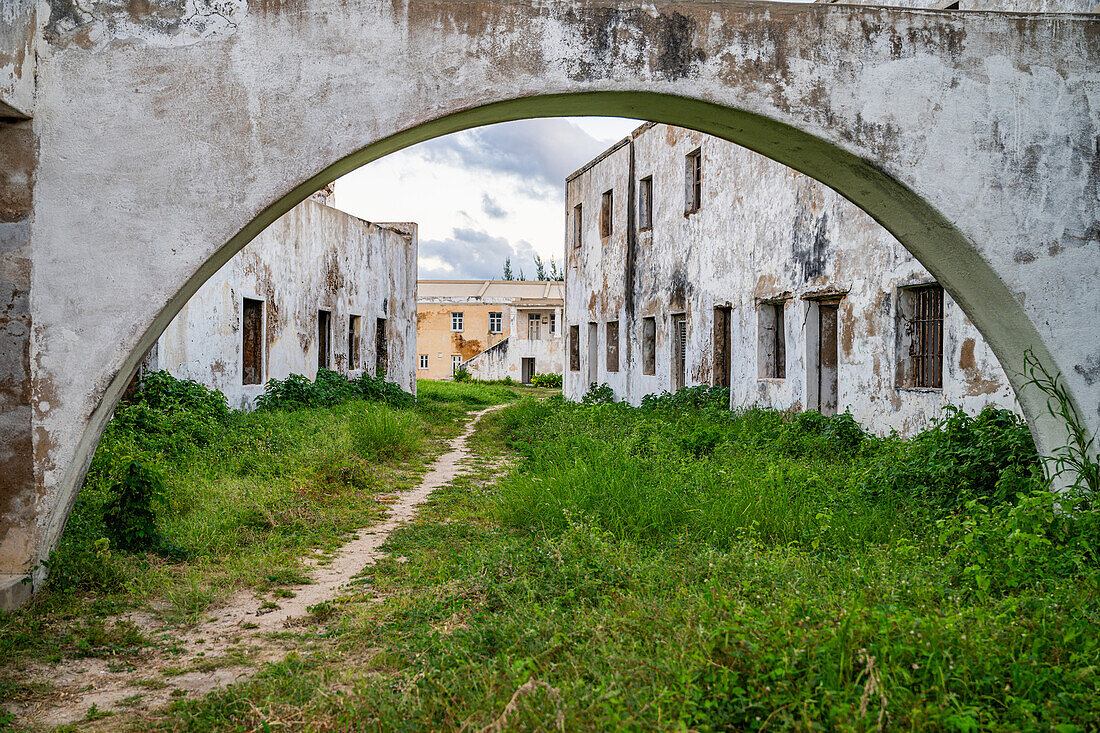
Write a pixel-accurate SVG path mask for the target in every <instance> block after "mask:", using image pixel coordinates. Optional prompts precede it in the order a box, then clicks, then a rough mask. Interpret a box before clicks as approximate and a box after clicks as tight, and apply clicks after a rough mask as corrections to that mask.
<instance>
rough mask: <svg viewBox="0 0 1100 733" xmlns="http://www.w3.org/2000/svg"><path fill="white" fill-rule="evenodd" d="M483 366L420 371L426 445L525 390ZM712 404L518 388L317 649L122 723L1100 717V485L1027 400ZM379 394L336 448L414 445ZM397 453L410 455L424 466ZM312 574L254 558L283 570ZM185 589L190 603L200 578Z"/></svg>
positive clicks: (770, 725)
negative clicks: (1044, 431) (597, 398)
mask: <svg viewBox="0 0 1100 733" xmlns="http://www.w3.org/2000/svg"><path fill="white" fill-rule="evenodd" d="M487 389H489V390H491V389H492V388H486V387H485V386H473V385H462V384H460V385H454V384H431V385H422V386H421V388H420V392H421V395H420V396H421V402H420V404H419V405H418V407H417V408H416V412H415V416H416V417H417V419H418V420H419V421H420V422H419V423H418V425H419V427H420V431H421V432H420V433H419V435H420V436H421V437H420V438H419V439H420V440H422V441H423V443H422V445H425V446H432V445H433V443H432V441H433V440H438V438H439V436H441V435H448V434H453V432H454V431H455V430H457V428H456V427H455V426H454V425H453V423H452V422H450V420H451V417H450V416H451V415H455V414H459V412H458V411H459V410H462V411H465V410H468V409H478V408H481V407H483V406H485V405H486V404H488V403H490V402H493V401H496V400H500V401H506V400H507V399H509V398H511V397H512V395H514V393H512V392H508V393H502V394H499V395H498V394H495V393H494V392H492V391H486V390H487ZM719 397H720V395H719ZM689 398H690V399H689ZM709 399H710V397H708V396H707V395H705V394H700V395H694V396H692V395H688V396H687V397H685V398H684V399H682V400H679V401H677V400H676V399H674V400H665V401H662V400H655V401H652V402H651V403H650V404H649V405H648V406H647V408H645V409H631V408H627V407H625V406H622V405H617V404H593V405H573V404H568V403H564V402H561V401H560V400H555V399H551V400H544V401H535V400H523V401H521V402H519V403H518V404H515V405H512V406H509V407H507V408H505V409H504V410H501V411H498V412H495V413H492V414H490V415H489V416H487V417H486V418H485V419H484V420H483V421H482V424H481V426H480V427H479V429H478V430H477V432H475V434H474V435H473V437H472V439H471V441H470V445H471V447H472V449H473V450H474V452H475V456H476V464H475V467H474V469H473V470H472V472H470V473H468V474H466V475H464V476H461V477H459V478H458V479H456V480H455V481H454V482H453V483H452V484H450V485H449V486H447V487H444V488H443V489H440V490H438V491H437V492H435V493H434V494H433V495H432V497H431V499H430V500H429V502H428V504H427V505H426V506H425V507H424V508H423V509H422V510H421V512H420V514H419V515H418V517H417V519H416V521H415V522H413V523H412V524H411V525H408V526H406V527H404V528H402V529H400V530H398V531H396V532H395V533H394V534H392V535H391V536H390V538H389V540H388V542H387V544H386V547H385V549H386V550H387V551H388V552H389V553H390V555H389V558H387V559H383V560H382V561H380V562H379V563H378V564H377V565H376V566H374V567H372V568H371V571H370V575H369V578H367V579H366V581H365V582H363V583H360V584H355V585H353V586H351V587H350V588H349V589H348V590H347V591H346V592H345V593H344V594H343V595H342V596H340V597H339V598H336V599H333V600H331V601H325V602H323V603H321V604H318V605H316V606H313V607H311V609H310V612H311V615H312V621H313V622H314V623H316V624H319V625H321V627H320V628H319V629H317V630H316V633H315V634H314V635H313V636H312V637H311V640H310V643H309V644H307V645H303V646H301V647H300V648H299V652H298V653H296V654H291V655H290V656H289V657H287V658H286V659H284V660H282V661H279V662H277V663H272V664H266V665H262V666H260V667H259V668H258V671H257V674H256V675H255V676H254V677H252V678H251V679H249V680H247V681H244V682H240V683H237V684H234V685H231V686H228V687H226V688H224V689H220V690H216V691H214V692H212V693H210V694H209V695H207V696H205V697H204V698H201V699H178V700H175V701H174V702H173V703H172V704H171V705H170V706H169V707H168V708H167V709H166V710H163V711H160V712H157V713H153V714H142V715H140V716H139V715H137V714H134V713H127V712H125V711H116V717H114V718H112V724H113V725H115V726H117V727H119V728H122V729H126V728H129V729H134V730H188V731H205V730H211V731H212V730H269V729H270V730H279V729H300V728H306V729H313V730H347V729H355V730H404V731H417V730H424V731H435V730H455V729H484V728H488V729H491V730H504V729H511V730H555V729H567V730H600V731H602V730H638V729H646V730H648V729H657V730H699V731H712V730H816V729H824V730H851V731H861V730H879V729H902V730H956V731H977V730H994V731H1018V730H1055V731H1059V732H1060V733H1070V732H1071V731H1086V730H1091V729H1094V726H1095V721H1096V720H1098V719H1100V694H1098V693H1097V692H1096V691H1097V690H1098V689H1100V639H1098V638H1097V636H1096V634H1095V629H1096V627H1097V622H1098V621H1100V571H1098V567H1100V563H1098V562H1097V557H1096V554H1095V548H1096V547H1098V546H1100V532H1098V531H1097V527H1100V521H1097V512H1096V511H1095V510H1094V509H1093V508H1092V506H1091V497H1089V496H1084V495H1081V496H1072V495H1062V496H1060V497H1059V498H1058V499H1057V501H1058V502H1059V509H1058V511H1055V507H1054V505H1053V504H1052V499H1051V495H1050V494H1049V493H1048V492H1047V491H1046V490H1045V487H1044V484H1043V481H1042V478H1041V474H1040V472H1039V470H1038V468H1039V467H1038V460H1037V456H1035V454H1034V449H1033V448H1032V447H1031V446H1030V443H1029V442H1028V441H1027V439H1026V428H1025V427H1024V426H1023V425H1022V423H1021V422H1020V421H1019V420H1018V419H1016V418H1013V417H1012V416H1010V415H1008V414H1006V413H1000V412H996V411H992V412H988V413H983V414H982V415H979V416H977V417H969V416H964V415H961V414H958V413H948V414H947V415H945V417H944V419H943V420H942V421H941V422H940V423H939V424H938V425H937V426H936V427H935V428H934V429H932V430H930V431H928V432H927V433H925V434H922V435H921V436H918V437H917V438H915V439H913V440H911V441H903V440H900V439H897V438H893V437H890V438H874V437H872V436H868V435H866V434H865V433H863V432H862V431H861V430H860V429H859V427H858V426H857V425H855V424H854V422H852V421H851V420H850V418H847V417H845V416H838V417H834V418H824V417H822V416H819V415H816V414H813V413H811V414H807V415H790V414H785V413H778V412H770V411H762V410H746V411H743V412H739V413H730V412H729V411H728V410H723V409H714V408H713V407H712V406H710V405H709V404H708V400H709ZM717 401H718V402H719V403H720V402H721V399H718V400H717ZM373 409H374V407H372V406H366V407H363V408H360V407H357V408H356V411H355V412H353V413H347V412H339V413H333V412H321V413H318V423H317V430H322V428H323V429H324V430H329V429H331V430H334V431H335V430H338V429H339V430H342V431H344V432H342V433H340V434H341V435H342V436H343V437H342V438H341V439H340V441H334V442H333V445H336V444H338V445H340V446H341V450H343V451H344V452H345V453H346V454H347V455H350V456H353V457H356V458H357V459H359V460H362V459H363V456H365V455H373V456H379V455H382V454H380V453H377V452H371V451H375V450H376V449H375V448H373V447H372V446H375V445H376V442H375V439H374V438H362V437H356V435H357V433H358V432H359V431H360V430H361V431H362V432H363V433H364V434H369V435H386V434H393V435H398V434H399V435H400V436H401V439H400V440H395V441H391V442H397V443H400V442H401V441H402V440H405V439H406V438H408V439H410V440H414V441H415V440H416V439H417V438H416V437H415V435H416V434H417V433H416V431H415V430H411V429H410V430H403V429H400V430H399V429H398V428H395V427H394V426H395V425H401V424H403V423H402V422H401V421H402V420H406V419H408V416H407V415H404V416H402V415H395V416H393V419H392V420H390V418H380V419H379V420H378V422H380V423H381V422H382V421H386V424H385V425H381V426H378V427H369V428H363V427H362V426H363V425H365V424H367V423H368V422H371V421H373V420H375V418H373V417H371V415H373V413H372V412H371V410H373ZM281 419H282V418H281ZM337 420H343V421H344V423H345V424H344V425H342V426H340V427H339V428H338V427H335V426H332V425H331V423H332V422H334V421H337ZM395 430H398V433H392V431H395ZM361 441H362V442H363V443H364V445H366V446H367V447H366V448H362V447H357V446H358V445H359V443H360V442H361ZM429 450H430V449H429ZM397 455H399V453H393V454H391V457H390V458H388V459H386V460H389V461H391V462H394V461H396V462H397V463H400V461H402V460H405V461H412V460H416V459H415V458H414V457H413V456H415V455H416V454H415V451H414V452H412V453H409V454H408V456H409V457H407V458H405V459H400V458H397V457H396V456H397ZM374 460H380V459H378V458H375V459H374ZM380 465H385V464H380ZM390 465H397V464H390ZM203 486H204V487H205V486H206V485H205V484H204V485H203ZM204 490H205V488H204ZM348 493H349V494H352V495H354V493H355V492H354V491H349V492H348ZM325 501H326V502H330V503H331V504H332V506H341V502H342V501H344V499H342V498H339V497H338V496H330V497H328V498H327V499H326V500H325ZM197 503H198V504H201V502H197ZM321 505H322V506H328V505H327V504H325V503H324V502H321ZM329 510H330V511H335V510H332V509H329ZM166 526H168V525H166ZM227 526H229V527H232V526H233V525H232V524H230V525H227ZM280 526H281V524H280V523H278V522H276V523H274V524H273V525H270V526H267V528H266V530H264V531H265V532H266V533H267V535H271V536H278V535H279V527H280ZM308 526H309V525H305V527H307V528H308ZM302 531H303V532H304V531H305V530H302ZM265 537H266V535H265ZM170 538H171V539H172V540H173V541H174V542H175V541H178V539H179V535H170ZM314 539H315V540H323V539H324V538H323V536H321V535H314ZM280 541H285V540H280ZM320 544H321V545H323V544H324V543H323V541H322V542H321V543H320ZM303 546H304V545H303ZM314 546H317V543H316V542H315V543H314ZM246 547H247V546H246ZM223 557H225V556H224V555H212V556H211V557H210V560H209V562H211V563H214V561H215V560H216V559H218V558H223ZM150 562H152V561H150ZM158 562H159V561H158ZM203 562H205V561H203ZM203 562H200V561H199V560H196V559H192V560H188V561H186V562H183V563H177V564H176V566H173V568H176V570H177V571H178V570H179V569H180V568H183V569H185V570H186V572H188V573H191V574H192V576H191V577H193V578H194V585H195V591H194V592H195V593H197V594H198V596H199V597H198V599H197V600H196V601H195V602H194V603H195V606H194V607H201V604H202V597H201V590H202V589H203V588H204V587H205V586H203V584H202V580H203V579H204V578H206V577H209V576H208V575H207V574H208V573H209V572H211V571H210V570H208V569H207V566H206V565H204V564H203ZM177 566H178V567H177ZM287 568H289V570H287ZM293 568H294V565H293V563H290V564H287V565H284V566H283V573H284V574H282V575H280V574H279V573H275V572H272V573H270V574H268V575H266V576H263V577H262V580H260V581H259V582H261V583H264V584H266V587H268V588H269V590H270V589H275V590H277V589H278V588H279V586H280V585H286V584H288V583H289V582H293V579H294V576H293V574H292V573H293ZM252 582H257V581H255V580H254V581H252ZM175 587H177V588H180V589H181V592H182V593H183V598H182V601H181V603H182V607H181V610H180V613H181V615H183V616H186V613H187V612H188V609H191V608H193V607H192V606H188V605H187V604H188V602H189V601H188V598H189V596H190V594H191V592H192V591H191V586H190V585H189V584H188V583H178V584H177V585H176V586H175ZM269 602H271V601H269ZM127 633H128V630H127V629H125V628H117V627H116V626H111V625H109V624H103V625H102V626H101V627H97V628H94V629H89V630H88V631H87V632H86V633H85V637H86V638H89V639H104V638H106V637H108V636H109V635H111V634H116V635H118V636H119V638H120V639H121V638H122V637H124V636H125V635H126V634H127ZM135 643H139V642H135ZM88 648H89V649H91V650H97V649H105V648H106V646H105V645H103V644H102V643H97V644H92V643H91V642H89V645H88Z"/></svg>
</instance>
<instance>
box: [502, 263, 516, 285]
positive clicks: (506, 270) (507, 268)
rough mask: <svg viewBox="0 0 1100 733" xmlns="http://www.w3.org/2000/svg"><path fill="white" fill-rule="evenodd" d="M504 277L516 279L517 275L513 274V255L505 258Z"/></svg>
mask: <svg viewBox="0 0 1100 733" xmlns="http://www.w3.org/2000/svg"><path fill="white" fill-rule="evenodd" d="M504 279H505V280H515V279H516V276H515V275H513V274H512V258H511V257H506V258H504Z"/></svg>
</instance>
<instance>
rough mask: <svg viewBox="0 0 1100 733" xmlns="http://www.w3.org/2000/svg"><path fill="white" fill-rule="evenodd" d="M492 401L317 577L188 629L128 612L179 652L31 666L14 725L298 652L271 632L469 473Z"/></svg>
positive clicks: (78, 716) (149, 702)
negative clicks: (30, 690) (40, 685)
mask: <svg viewBox="0 0 1100 733" xmlns="http://www.w3.org/2000/svg"><path fill="white" fill-rule="evenodd" d="M494 409H498V408H496V407H490V408H489V409H487V410H482V411H481V412H476V413H473V415H472V419H471V420H470V421H469V422H468V423H467V424H466V427H465V428H464V430H463V431H462V433H461V434H460V435H458V436H457V437H455V438H454V439H453V440H452V441H451V443H450V446H449V449H448V451H447V452H446V453H444V454H443V455H442V456H440V457H439V458H438V459H436V461H435V463H433V464H432V466H431V468H430V469H429V470H428V472H427V473H426V474H425V475H424V478H423V480H421V482H420V484H419V485H417V486H416V488H414V489H412V490H410V491H406V492H404V493H402V494H399V495H397V500H396V501H394V502H393V503H392V504H390V507H389V515H388V516H387V518H386V519H385V520H384V521H382V522H379V523H378V524H375V525H373V526H371V527H367V528H364V529H362V530H360V531H359V532H357V533H356V535H357V536H356V537H355V538H354V539H352V540H351V541H350V542H348V543H347V544H345V545H344V546H343V547H341V548H340V549H339V551H337V553H336V554H335V555H334V556H332V557H331V558H326V559H325V560H310V561H307V563H306V565H307V567H308V568H310V578H311V580H312V582H311V583H309V584H303V585H297V586H289V587H288V588H286V590H289V591H290V592H291V593H293V597H290V598H281V599H280V600H279V605H278V607H277V608H273V609H272V608H269V607H265V604H264V603H263V600H262V599H258V598H257V597H256V594H255V593H254V592H252V591H242V592H239V593H236V594H235V595H233V596H232V597H230V598H229V599H228V600H227V601H226V603H225V604H224V605H222V606H220V607H218V608H217V609H213V611H212V614H211V616H212V618H211V620H210V621H208V622H206V623H202V624H200V625H198V626H195V627H192V628H190V629H188V630H187V631H185V632H181V631H180V630H179V629H178V628H175V627H170V626H167V625H166V624H164V623H163V622H161V621H160V620H158V619H157V618H156V617H155V616H154V615H153V614H149V613H141V612H135V613H131V614H128V615H127V616H125V617H124V618H125V619H126V620H129V621H131V622H132V623H134V624H136V625H137V626H139V627H140V628H141V629H142V631H143V632H144V633H146V634H148V635H149V636H151V637H153V638H157V639H160V640H163V641H164V642H167V643H168V645H169V646H172V647H175V651H176V653H175V654H172V655H169V654H167V653H164V652H160V651H158V652H154V653H152V654H149V655H148V656H146V657H143V658H141V659H140V661H139V662H137V664H136V666H135V665H121V666H120V665H119V664H118V663H117V662H113V661H111V660H104V659H80V660H65V661H64V662H61V663H59V664H56V665H44V664H39V665H34V666H33V667H30V668H28V669H27V670H26V674H27V676H28V677H29V678H30V679H33V680H41V681H43V682H46V683H48V685H49V688H50V689H49V692H48V693H45V694H43V696H42V699H40V700H36V701H34V702H31V703H27V704H23V705H11V706H7V707H8V709H9V711H10V712H12V713H13V714H15V715H16V723H17V724H21V725H25V726H29V727H38V726H47V727H52V726H57V725H63V724H65V723H72V722H75V721H79V720H83V719H85V717H87V715H88V712H89V711H90V710H92V706H93V705H94V706H95V709H96V710H97V711H114V712H122V711H132V712H140V711H142V710H151V709H155V708H157V707H161V706H163V705H165V704H167V703H168V702H169V701H170V700H175V699H179V698H182V697H197V696H200V695H204V694H206V693H207V692H209V691H210V690H212V689H214V688H216V687H219V686H222V685H226V684H230V683H233V682H236V681H238V680H241V679H245V678H247V677H249V676H251V675H252V674H253V673H254V672H255V671H256V670H255V665H258V664H260V663H263V662H268V661H274V660H276V659H280V658H282V657H283V656H285V655H286V654H287V653H289V652H290V651H293V647H294V645H295V640H293V639H292V640H289V642H288V641H287V640H281V641H275V640H272V639H271V638H269V636H270V635H271V633H272V632H277V631H284V630H286V629H288V628H293V627H294V626H295V625H297V623H298V620H299V619H303V618H304V617H306V616H308V615H309V613H310V612H309V611H308V609H309V608H310V607H312V606H316V605H317V604H319V603H321V602H323V601H327V600H331V599H333V598H335V597H336V596H337V595H338V594H339V593H340V591H341V589H342V588H343V587H344V586H346V585H347V584H348V582H349V581H351V580H352V579H353V578H354V577H355V576H356V575H358V574H359V573H360V572H362V570H363V569H364V568H365V567H368V566H370V565H373V564H374V563H376V562H377V561H378V560H379V558H381V557H384V556H385V553H384V552H382V551H381V550H380V549H379V548H380V547H381V546H382V544H383V543H384V542H385V541H386V539H387V538H388V537H389V535H390V533H391V532H393V531H394V530H395V529H397V528H398V527H400V526H401V525H402V524H404V523H405V522H407V521H409V520H410V519H412V518H413V517H414V516H415V515H416V511H417V507H418V506H419V505H420V504H421V503H423V502H424V500H425V499H427V498H428V496H429V495H430V494H431V493H432V492H433V491H435V490H436V489H438V488H440V487H442V486H445V485H446V484H448V483H449V482H451V481H452V480H454V479H455V478H456V477H457V476H459V475H460V474H462V473H464V472H465V470H466V469H465V467H464V466H463V463H464V461H465V459H466V458H468V457H469V450H468V449H467V447H466V441H467V439H468V438H469V437H470V435H471V434H472V433H473V431H474V428H475V426H476V425H477V422H478V421H479V420H480V419H481V418H482V416H484V415H485V414H486V413H488V412H490V411H492V410H494ZM267 605H268V606H269V605H270V604H267ZM215 615H216V617H215ZM219 660H220V661H219ZM105 722H108V721H105Z"/></svg>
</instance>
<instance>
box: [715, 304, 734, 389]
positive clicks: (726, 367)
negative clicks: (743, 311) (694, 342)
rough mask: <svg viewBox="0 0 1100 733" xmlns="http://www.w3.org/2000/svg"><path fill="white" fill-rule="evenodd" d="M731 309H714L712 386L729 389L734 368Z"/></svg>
mask: <svg viewBox="0 0 1100 733" xmlns="http://www.w3.org/2000/svg"><path fill="white" fill-rule="evenodd" d="M730 311H731V309H730V307H729V306H728V305H727V306H718V307H716V308H715V309H714V372H713V374H712V380H711V384H713V385H714V386H716V387H726V388H729V387H730V385H731V382H730V378H731V372H732V371H733V368H732V363H733V362H732V349H731V346H730Z"/></svg>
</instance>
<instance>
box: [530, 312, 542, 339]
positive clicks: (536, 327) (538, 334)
mask: <svg viewBox="0 0 1100 733" xmlns="http://www.w3.org/2000/svg"><path fill="white" fill-rule="evenodd" d="M527 338H529V339H531V340H532V341H538V340H539V339H541V338H542V314H540V313H528V314H527Z"/></svg>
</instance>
